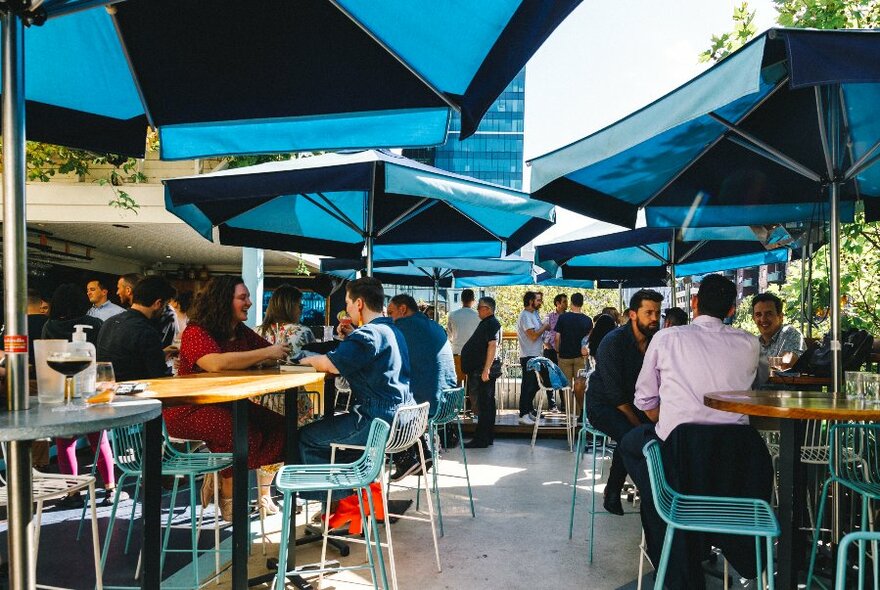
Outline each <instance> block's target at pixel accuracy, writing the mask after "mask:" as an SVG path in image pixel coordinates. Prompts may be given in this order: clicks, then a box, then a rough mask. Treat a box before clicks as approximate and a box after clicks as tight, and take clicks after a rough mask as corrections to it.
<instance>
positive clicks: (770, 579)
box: [764, 537, 776, 590]
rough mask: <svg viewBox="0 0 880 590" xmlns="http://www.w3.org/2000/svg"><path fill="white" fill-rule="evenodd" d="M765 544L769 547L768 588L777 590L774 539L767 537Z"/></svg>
mask: <svg viewBox="0 0 880 590" xmlns="http://www.w3.org/2000/svg"><path fill="white" fill-rule="evenodd" d="M764 544H765V545H766V547H767V588H769V590H775V588H776V584H775V582H774V579H775V578H776V572H775V571H773V537H767V538H766V540H765V541H764Z"/></svg>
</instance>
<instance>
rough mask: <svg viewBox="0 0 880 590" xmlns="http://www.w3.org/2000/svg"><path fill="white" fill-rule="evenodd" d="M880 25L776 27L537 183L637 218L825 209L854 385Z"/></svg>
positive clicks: (585, 145)
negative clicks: (850, 242)
mask: <svg viewBox="0 0 880 590" xmlns="http://www.w3.org/2000/svg"><path fill="white" fill-rule="evenodd" d="M878 115H880V31H841V30H834V31H815V30H803V29H771V30H770V31H767V32H766V33H764V34H762V35H760V36H758V37H757V38H755V39H753V40H752V41H751V42H749V43H748V44H746V45H745V46H743V47H742V48H740V49H739V50H738V51H736V52H734V53H733V54H732V55H730V56H728V57H727V58H725V59H724V60H723V61H721V62H720V63H718V64H716V65H715V66H713V67H712V68H710V69H709V70H707V71H706V72H704V73H703V74H702V75H701V76H699V77H697V78H695V79H694V80H692V81H691V82H688V83H687V84H685V85H684V86H682V87H680V88H678V89H677V90H675V91H673V92H671V93H670V94H668V95H666V96H665V97H663V98H661V99H660V100H658V101H656V102H655V103H653V104H651V105H649V106H648V107H645V108H644V109H642V110H640V111H638V112H636V113H634V114H632V115H630V116H629V117H627V118H625V119H623V120H622V121H620V122H618V123H615V124H614V125H611V126H610V127H608V128H606V129H604V130H602V131H600V132H598V133H596V134H594V135H592V136H590V137H587V138H586V139H583V140H580V141H578V142H575V143H573V144H571V145H569V146H567V147H565V148H562V149H560V150H557V151H555V152H553V153H550V154H547V155H545V156H542V157H541V158H538V159H537V160H535V161H534V162H533V172H532V187H534V190H535V193H534V194H535V196H536V197H538V198H541V199H546V200H548V201H551V202H554V203H558V204H560V205H563V206H565V207H566V208H570V209H573V210H575V211H578V212H580V213H584V214H587V215H591V216H593V217H597V218H599V219H603V220H607V221H612V222H614V223H618V224H620V225H628V226H629V227H632V226H633V225H634V223H635V215H636V211H637V209H638V208H639V207H644V208H645V213H646V219H647V223H648V225H649V226H666V227H682V226H713V225H743V224H751V223H778V222H781V221H786V220H797V219H808V218H811V217H818V218H820V219H823V218H827V219H828V222H829V227H830V235H829V240H828V241H829V246H830V247H829V250H830V262H831V264H830V272H829V280H830V287H831V288H830V297H831V302H830V307H831V350H832V367H833V369H832V388H833V391H835V392H836V394H837V395H842V393H841V392H842V387H841V386H842V383H843V369H842V364H841V350H842V348H841V345H840V256H839V254H840V237H839V229H840V228H839V224H840V221H841V219H844V220H845V219H847V218H850V217H851V216H852V210H853V207H852V205H853V201H854V200H857V199H864V202H865V205H866V212H867V217H868V219H869V220H871V219H877V218H878V207H877V203H878V199H877V197H880V168H878V167H877V166H873V165H874V164H875V163H876V162H877V161H878V159H880V155H878V153H877V152H878V148H880V116H878Z"/></svg>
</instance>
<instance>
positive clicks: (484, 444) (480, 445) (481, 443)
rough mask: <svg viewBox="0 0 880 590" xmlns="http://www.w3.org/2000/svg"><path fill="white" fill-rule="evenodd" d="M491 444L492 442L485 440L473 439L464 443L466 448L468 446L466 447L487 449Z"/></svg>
mask: <svg viewBox="0 0 880 590" xmlns="http://www.w3.org/2000/svg"><path fill="white" fill-rule="evenodd" d="M491 444H492V443H490V442H484V441H481V440H477V439H473V440H469V441H468V442H466V443H464V448H466V449H485V448H486V447H488V446H489V445H491Z"/></svg>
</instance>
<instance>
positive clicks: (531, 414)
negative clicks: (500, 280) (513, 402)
mask: <svg viewBox="0 0 880 590" xmlns="http://www.w3.org/2000/svg"><path fill="white" fill-rule="evenodd" d="M540 302H541V299H540V297H539V294H538V293H536V292H535V291H526V292H525V295H523V310H522V311H521V312H520V314H519V320H517V322H516V337H517V340H519V364H520V367H522V381H521V382H520V394H519V422H520V424H526V425H529V426H533V425H534V424H535V421H536V420H538V416H537V412H536V411H535V403H534V402H535V394H536V393H537V392H538V380H537V378H536V377H535V373H534V371H529V370H527V369H526V365H527V364H528V362H529V361H530V360H531V359H533V358H535V357H536V356H541V354H542V353H543V352H544V343H543V341H542V339H541V335H542V334H543V333H544V332H546V331H547V330H549V329H550V325H549V324H547V323H546V322H543V321H542V320H541V316H540V314H539V313H538V308H539V307H540V305H541V303H540Z"/></svg>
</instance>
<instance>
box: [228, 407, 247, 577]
mask: <svg viewBox="0 0 880 590" xmlns="http://www.w3.org/2000/svg"><path fill="white" fill-rule="evenodd" d="M250 403H251V402H250V400H247V399H242V400H238V401H234V402H232V588H233V589H234V590H244V589H245V588H247V587H248V573H247V565H248V536H249V535H250V522H249V519H248V404H250Z"/></svg>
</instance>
